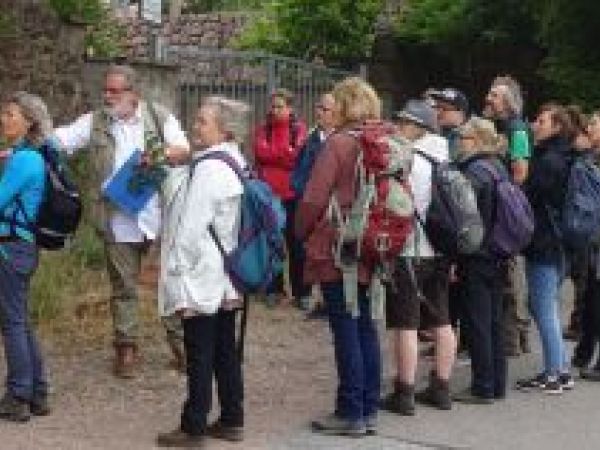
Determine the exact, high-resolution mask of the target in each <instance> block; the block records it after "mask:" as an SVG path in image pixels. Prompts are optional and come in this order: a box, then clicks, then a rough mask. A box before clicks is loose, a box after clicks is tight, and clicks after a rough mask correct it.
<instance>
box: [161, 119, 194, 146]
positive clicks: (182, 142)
mask: <svg viewBox="0 0 600 450" xmlns="http://www.w3.org/2000/svg"><path fill="white" fill-rule="evenodd" d="M163 133H164V135H165V142H166V143H167V145H178V146H181V147H186V148H190V143H189V142H188V140H187V138H186V136H185V132H184V131H183V129H182V128H181V124H180V123H179V121H178V120H177V119H176V118H175V116H174V115H173V114H169V116H168V117H167V120H166V121H165V123H164V125H163Z"/></svg>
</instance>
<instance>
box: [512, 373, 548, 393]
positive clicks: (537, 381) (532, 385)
mask: <svg viewBox="0 0 600 450" xmlns="http://www.w3.org/2000/svg"><path fill="white" fill-rule="evenodd" d="M547 378H548V377H547V376H546V374H545V373H540V374H538V375H536V376H535V377H533V378H523V379H521V380H518V381H517V383H516V385H515V388H516V389H517V390H519V391H523V392H529V391H531V390H533V389H543V388H544V386H545V385H546V381H547Z"/></svg>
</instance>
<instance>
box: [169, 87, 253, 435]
mask: <svg viewBox="0 0 600 450" xmlns="http://www.w3.org/2000/svg"><path fill="white" fill-rule="evenodd" d="M247 119H248V107H247V106H246V105H244V104H242V103H239V102H236V101H233V100H228V99H225V98H222V97H210V98H207V99H206V100H205V101H204V102H203V103H202V105H201V106H200V108H199V110H198V112H197V114H196V118H195V123H194V130H193V132H194V136H193V143H194V145H195V146H196V147H197V148H198V150H197V152H196V153H195V154H194V156H193V161H192V164H191V169H190V177H189V180H188V181H187V182H184V183H181V184H180V185H179V188H178V189H177V190H176V191H175V192H173V194H172V197H171V199H170V201H169V204H168V205H167V208H166V209H165V221H164V230H163V243H162V246H163V247H162V255H161V256H162V257H161V263H162V268H161V277H160V282H159V292H160V300H161V301H160V305H161V309H162V311H161V313H162V314H163V315H170V314H179V315H180V316H181V317H182V318H183V328H184V345H185V353H186V365H187V367H186V371H187V378H188V395H187V400H186V401H185V404H184V407H183V413H182V415H181V426H180V427H179V428H178V429H177V430H175V431H172V432H169V433H165V434H161V435H159V436H158V439H157V443H158V445H159V446H163V447H190V446H197V445H201V441H202V440H203V439H204V438H205V436H206V435H211V436H213V437H217V438H223V439H227V440H241V439H242V427H243V421H244V416H243V406H242V404H243V383H242V372H241V362H240V360H239V356H238V354H237V352H236V345H235V342H236V340H235V323H236V320H235V319H236V312H237V310H239V307H240V306H241V299H242V296H241V294H240V293H238V292H237V291H236V290H235V289H234V287H233V286H232V284H231V281H230V280H229V277H228V276H227V273H226V272H225V270H224V266H223V258H222V256H221V254H220V252H219V249H218V248H217V246H216V244H215V241H214V240H213V238H212V237H211V235H210V233H209V231H208V230H209V225H212V226H213V227H214V229H215V232H216V234H217V236H218V238H219V240H220V242H221V243H222V245H223V247H224V249H225V250H226V251H231V250H232V249H233V248H235V246H236V245H237V239H238V232H239V227H240V215H241V211H240V207H241V197H242V192H243V187H242V184H241V182H240V180H239V178H238V176H237V175H236V174H235V173H234V172H233V170H232V169H230V168H229V166H228V165H227V164H226V163H225V162H223V161H220V160H218V159H212V158H208V159H205V158H206V157H207V156H209V155H210V154H211V153H214V152H225V153H227V154H228V155H229V156H231V157H232V158H234V159H235V160H236V161H237V162H238V163H239V165H240V166H241V167H242V168H246V167H247V165H246V162H245V160H244V157H243V156H242V154H241V152H240V149H239V145H238V142H242V141H243V140H244V138H245V136H246V135H247V130H248V126H247ZM213 373H214V375H215V378H216V381H217V392H218V397H219V403H220V406H221V413H220V416H219V418H218V420H217V421H216V422H215V423H213V424H212V425H210V426H208V425H207V416H208V413H209V411H210V408H211V403H212V398H211V395H212V377H213Z"/></svg>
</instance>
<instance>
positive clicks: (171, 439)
mask: <svg viewBox="0 0 600 450" xmlns="http://www.w3.org/2000/svg"><path fill="white" fill-rule="evenodd" d="M205 441H206V437H205V436H204V435H203V434H201V435H197V436H196V435H193V434H188V433H186V432H185V431H182V430H181V429H177V430H173V431H170V432H168V433H161V434H159V435H158V436H157V438H156V445H157V446H158V447H178V448H196V449H198V448H203V447H204V443H205Z"/></svg>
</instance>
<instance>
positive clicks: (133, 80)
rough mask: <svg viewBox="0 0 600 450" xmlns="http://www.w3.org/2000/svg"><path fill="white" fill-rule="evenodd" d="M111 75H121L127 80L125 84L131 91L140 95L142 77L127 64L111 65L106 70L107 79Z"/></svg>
mask: <svg viewBox="0 0 600 450" xmlns="http://www.w3.org/2000/svg"><path fill="white" fill-rule="evenodd" d="M109 75H120V76H122V77H123V78H125V82H126V83H127V86H128V87H129V89H131V90H132V91H134V92H137V93H138V94H139V93H140V77H139V75H138V73H137V71H136V70H135V69H134V68H133V67H131V66H128V65H126V64H111V65H110V66H108V69H106V73H105V75H104V76H105V78H106V77H108V76H109Z"/></svg>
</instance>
